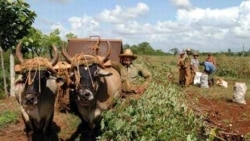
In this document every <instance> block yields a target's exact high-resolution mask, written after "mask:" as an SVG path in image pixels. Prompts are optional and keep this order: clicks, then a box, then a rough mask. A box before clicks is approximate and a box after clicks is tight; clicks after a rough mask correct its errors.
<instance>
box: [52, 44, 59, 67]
mask: <svg viewBox="0 0 250 141" xmlns="http://www.w3.org/2000/svg"><path fill="white" fill-rule="evenodd" d="M52 47H53V50H54V53H55V55H54V57H53V59H52V60H51V62H50V63H51V65H52V66H54V65H56V63H57V61H58V58H59V55H58V51H57V47H56V46H55V45H52Z"/></svg>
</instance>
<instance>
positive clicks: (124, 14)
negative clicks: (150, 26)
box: [97, 3, 149, 24]
mask: <svg viewBox="0 0 250 141" xmlns="http://www.w3.org/2000/svg"><path fill="white" fill-rule="evenodd" d="M148 11H149V7H148V6H147V5H146V4H145V3H138V4H137V5H136V7H131V8H126V7H124V8H122V7H121V6H119V5H117V6H116V7H115V9H114V10H107V9H106V10H104V11H103V12H101V13H100V15H99V16H97V17H98V19H99V20H101V21H104V22H108V23H114V24H118V23H123V22H126V21H129V20H133V19H136V18H138V17H139V16H141V15H144V14H145V13H147V12H148Z"/></svg>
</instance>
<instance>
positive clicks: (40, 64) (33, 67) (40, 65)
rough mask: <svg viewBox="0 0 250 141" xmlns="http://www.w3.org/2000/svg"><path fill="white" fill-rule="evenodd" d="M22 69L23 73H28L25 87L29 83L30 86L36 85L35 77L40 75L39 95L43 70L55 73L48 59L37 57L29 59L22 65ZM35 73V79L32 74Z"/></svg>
mask: <svg viewBox="0 0 250 141" xmlns="http://www.w3.org/2000/svg"><path fill="white" fill-rule="evenodd" d="M20 67H21V72H26V71H27V72H28V73H27V78H26V80H25V85H26V84H27V83H28V85H31V84H33V83H34V80H35V77H36V75H37V73H38V78H39V82H38V83H39V93H40V92H41V79H40V78H41V74H40V71H41V70H47V69H48V70H50V71H52V72H55V70H54V69H53V68H52V65H51V64H50V62H49V61H48V59H46V58H42V57H35V58H33V59H28V60H26V61H25V62H24V63H22V64H20ZM32 71H35V74H34V75H33V77H32V76H31V72H32Z"/></svg>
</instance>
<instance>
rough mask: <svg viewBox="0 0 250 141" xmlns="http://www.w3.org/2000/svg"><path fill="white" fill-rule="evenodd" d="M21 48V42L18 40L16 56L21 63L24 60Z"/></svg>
mask: <svg viewBox="0 0 250 141" xmlns="http://www.w3.org/2000/svg"><path fill="white" fill-rule="evenodd" d="M21 48H22V42H19V43H18V45H17V47H16V56H17V59H18V60H19V62H20V63H21V64H22V63H23V62H24V60H23V54H22V53H21Z"/></svg>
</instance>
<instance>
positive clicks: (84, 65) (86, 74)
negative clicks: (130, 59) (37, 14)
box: [15, 41, 121, 141]
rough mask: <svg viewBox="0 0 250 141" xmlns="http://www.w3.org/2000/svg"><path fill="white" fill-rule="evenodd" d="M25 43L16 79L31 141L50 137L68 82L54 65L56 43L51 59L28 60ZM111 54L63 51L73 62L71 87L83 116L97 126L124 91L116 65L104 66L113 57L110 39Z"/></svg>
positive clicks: (16, 88) (17, 52) (82, 117)
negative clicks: (58, 100)
mask: <svg viewBox="0 0 250 141" xmlns="http://www.w3.org/2000/svg"><path fill="white" fill-rule="evenodd" d="M21 46H22V45H21V43H19V44H18V45H17V47H16V56H17V58H18V60H19V62H20V65H19V69H18V71H17V72H18V73H19V77H18V78H17V80H16V83H15V84H16V86H15V95H16V98H17V100H18V102H19V104H20V109H21V113H22V117H23V119H24V123H25V129H26V130H25V131H26V135H27V138H28V140H29V141H36V140H50V137H51V132H52V131H51V125H52V121H53V115H54V107H55V106H54V105H55V102H56V96H57V92H58V89H60V87H61V86H62V84H65V82H66V80H64V79H61V77H60V76H58V75H57V72H56V71H55V69H54V68H53V66H55V65H56V64H57V62H58V56H59V54H58V50H57V48H56V47H55V46H52V47H53V50H54V57H53V59H52V60H51V61H48V60H47V59H46V58H40V57H37V58H33V59H26V60H25V59H24V58H23V55H22V53H21V51H20V50H21ZM107 47H108V49H107V54H106V55H105V56H103V57H100V56H92V55H86V54H84V53H80V54H78V55H76V56H75V57H71V56H70V55H69V54H68V53H67V52H66V51H65V49H63V50H62V54H63V56H64V57H65V59H66V60H67V62H69V63H70V64H71V68H70V72H69V75H70V83H69V84H70V86H68V88H69V89H70V91H71V94H72V95H73V99H74V102H75V104H76V107H77V109H78V112H79V115H80V118H81V119H82V120H83V122H85V123H88V126H89V127H88V128H90V129H93V128H94V127H95V123H96V120H97V119H98V118H99V117H100V116H101V113H102V112H103V111H105V110H108V109H109V108H110V107H111V106H112V104H113V101H114V99H115V98H116V97H119V96H120V93H121V79H120V75H119V73H118V72H117V71H116V70H115V69H113V68H112V67H104V65H103V64H104V63H105V62H106V61H108V60H109V56H110V54H111V45H110V43H109V42H108V41H107Z"/></svg>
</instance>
